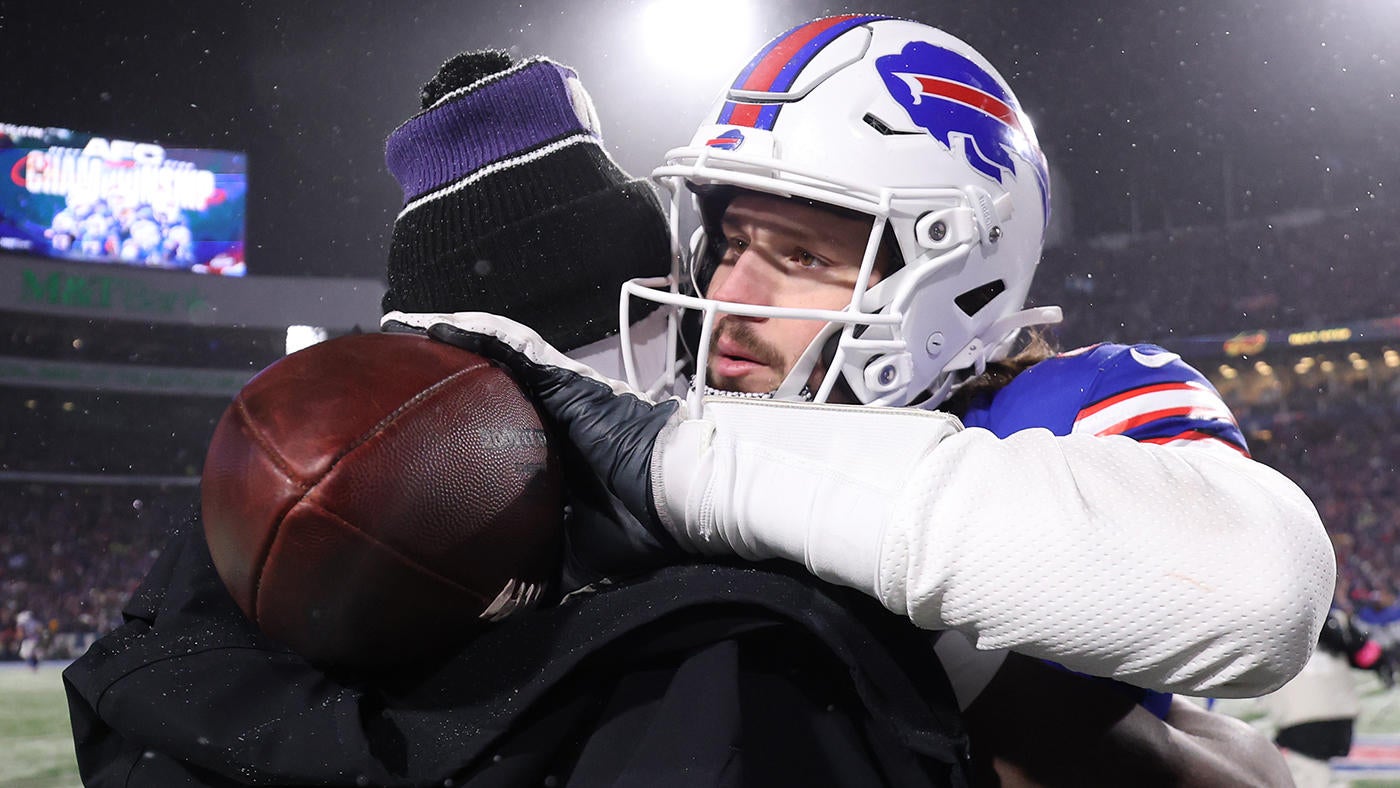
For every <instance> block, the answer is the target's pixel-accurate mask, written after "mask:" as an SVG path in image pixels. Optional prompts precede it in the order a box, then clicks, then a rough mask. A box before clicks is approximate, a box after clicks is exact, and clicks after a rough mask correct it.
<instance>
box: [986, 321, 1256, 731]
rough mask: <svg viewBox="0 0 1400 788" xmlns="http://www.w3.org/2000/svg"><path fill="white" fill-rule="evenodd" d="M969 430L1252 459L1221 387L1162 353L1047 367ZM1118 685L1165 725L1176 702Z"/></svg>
mask: <svg viewBox="0 0 1400 788" xmlns="http://www.w3.org/2000/svg"><path fill="white" fill-rule="evenodd" d="M963 423H964V424H966V425H967V426H968V427H981V428H983V429H986V430H989V431H991V432H992V433H994V434H995V435H996V436H997V437H999V438H1005V437H1008V436H1010V435H1012V434H1014V433H1016V432H1020V431H1021V430H1025V429H1031V428H1034V427H1043V428H1045V429H1048V430H1050V431H1051V432H1052V433H1054V434H1056V435H1069V434H1071V433H1074V434H1087V435H1125V436H1127V437H1129V438H1132V439H1134V440H1137V441H1141V442H1143V443H1156V444H1169V445H1182V444H1186V443H1191V442H1195V441H1213V442H1217V443H1220V444H1223V445H1224V446H1227V447H1229V448H1230V449H1233V450H1235V451H1237V452H1240V453H1241V454H1244V455H1245V456H1248V455H1249V447H1248V445H1247V444H1246V443H1245V439H1244V435H1243V434H1242V433H1241V432H1240V428H1239V424H1238V423H1237V422H1236V421H1235V418H1234V416H1233V415H1232V414H1231V413H1230V409H1229V408H1228V407H1226V405H1225V403H1224V401H1223V400H1222V399H1221V398H1220V393H1219V392H1218V391H1216V390H1215V387H1214V386H1212V385H1211V384H1210V382H1209V381H1207V380H1206V379H1205V377H1204V376H1203V375H1201V373H1199V372H1197V371H1196V370H1195V369H1193V368H1192V367H1191V366H1190V365H1188V364H1186V363H1185V362H1183V361H1182V360H1181V357H1180V356H1178V355H1176V354H1175V353H1171V352H1168V351H1166V350H1163V349H1162V348H1160V347H1157V346H1156V345H1133V346H1127V345H1114V344H1100V345H1091V346H1089V347H1085V348H1080V349H1079V350H1072V351H1070V352H1068V353H1062V354H1060V355H1057V356H1054V357H1052V358H1049V359H1046V360H1045V361H1042V362H1040V363H1039V364H1036V365H1035V366H1033V367H1030V368H1029V369H1027V370H1026V371H1024V372H1022V373H1021V374H1019V375H1017V376H1016V377H1015V378H1014V379H1013V380H1012V381H1011V382H1010V383H1009V384H1007V385H1006V386H1005V387H1003V388H1001V389H999V390H997V391H995V392H992V393H989V394H985V395H982V396H980V397H977V398H975V399H974V400H973V402H972V404H971V405H970V407H969V408H968V411H967V413H966V414H964V416H963ZM1052 664H1053V663H1052ZM1111 683H1112V684H1113V685H1115V686H1117V687H1119V688H1122V689H1124V690H1125V691H1129V692H1132V693H1134V694H1135V695H1137V696H1138V697H1139V702H1140V703H1141V704H1142V705H1143V706H1144V707H1146V708H1147V709H1148V710H1149V711H1151V712H1152V713H1154V714H1156V715H1157V716H1158V717H1163V718H1165V716H1166V713H1167V709H1168V707H1169V706H1170V705H1171V695H1170V694H1166V693H1160V692H1152V691H1147V690H1140V689H1137V688H1130V687H1127V685H1124V684H1121V683H1119V682H1111Z"/></svg>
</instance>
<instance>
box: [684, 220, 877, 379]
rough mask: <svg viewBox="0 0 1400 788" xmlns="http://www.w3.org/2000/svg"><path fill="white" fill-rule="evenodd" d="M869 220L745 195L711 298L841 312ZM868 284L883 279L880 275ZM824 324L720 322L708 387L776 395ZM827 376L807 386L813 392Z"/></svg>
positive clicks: (730, 225)
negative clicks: (777, 389) (780, 385)
mask: <svg viewBox="0 0 1400 788" xmlns="http://www.w3.org/2000/svg"><path fill="white" fill-rule="evenodd" d="M871 221H872V220H871V219H869V218H863V217H860V216H855V215H847V214H843V213H837V212H835V211H832V210H827V209H823V208H818V207H815V206H813V205H809V204H807V203H804V202H799V201H795V200H789V199H785V198H782V197H776V196H772V195H766V194H757V193H749V192H745V193H742V194H740V195H738V196H736V197H735V198H734V199H733V201H731V202H730V203H729V206H728V208H727V209H726V210H725V212H724V217H723V219H722V221H721V225H720V227H721V230H722V232H723V234H724V238H725V241H726V244H725V251H724V255H723V257H722V258H721V259H720V262H719V265H718V267H717V268H716V270H715V273H714V276H713V277H712V278H711V280H710V285H709V289H708V291H707V292H706V296H707V297H708V298H712V299H714V300H717V301H731V302H735V303H740V304H755V305H759V306H776V307H789V308H810V309H841V308H843V307H845V306H847V305H848V304H850V302H851V293H852V292H853V290H854V288H855V284H856V278H857V275H858V274H859V272H860V263H861V259H862V258H863V257H864V254H865V247H866V244H867V242H868V241H869V238H870V229H871ZM881 267H882V266H878V265H877V267H876V271H875V272H874V273H873V274H872V276H871V284H874V282H875V281H877V280H878V279H879V278H880V268H881ZM824 325H825V324H823V323H821V322H818V321H815V320H797V319H786V318H781V319H780V318H760V317H742V316H738V315H722V316H721V317H720V319H719V321H718V322H717V323H716V325H715V333H714V340H713V342H712V344H711V348H710V361H709V369H708V373H709V374H708V381H707V382H708V383H709V384H710V385H712V386H714V387H715V388H719V389H724V390H728V391H742V392H753V393H764V392H769V391H773V390H774V389H776V388H777V387H778V385H779V384H780V383H782V381H783V379H784V378H786V377H787V374H788V371H789V370H791V369H792V367H793V365H794V364H795V363H796V362H797V360H798V358H799V357H801V355H802V353H803V351H805V350H806V349H807V346H808V345H810V344H811V342H812V340H813V339H814V338H815V337H816V336H817V334H818V333H819V332H820V331H821V330H822V328H823V327H824ZM821 374H822V370H820V369H818V370H816V371H815V372H814V373H813V380H811V381H809V383H810V384H811V385H813V386H814V387H815V386H816V384H817V383H818V382H819V381H820V375H821Z"/></svg>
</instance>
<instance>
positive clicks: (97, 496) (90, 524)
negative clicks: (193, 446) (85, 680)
mask: <svg viewBox="0 0 1400 788" xmlns="http://www.w3.org/2000/svg"><path fill="white" fill-rule="evenodd" d="M197 501H198V493H197V489H196V488H194V487H166V488H130V487H113V486H102V487H81V486H73V487H69V486H59V485H37V484H0V510H3V511H4V512H5V517H4V519H3V521H0V556H2V557H3V559H0V659H6V660H13V659H19V637H20V635H19V631H18V628H17V623H18V620H19V614H20V613H22V612H24V611H26V610H27V611H30V613H31V614H32V615H33V616H34V617H35V618H37V619H38V620H39V621H40V622H43V624H44V638H43V640H44V642H43V646H42V648H43V651H44V652H45V655H46V656H47V657H49V658H53V659H66V658H71V657H75V656H77V655H78V654H80V653H82V651H83V650H85V649H86V648H87V646H88V644H89V643H90V642H91V641H92V640H93V639H95V638H96V637H97V636H98V635H99V634H101V633H103V632H106V631H108V630H110V629H111V628H113V627H115V626H117V625H118V624H119V623H120V622H121V608H122V605H123V604H124V603H125V602H126V599H127V597H129V596H130V595H131V593H132V592H133V591H134V590H136V586H137V585H138V584H139V582H140V580H141V578H142V577H143V576H144V575H145V574H146V571H147V570H148V569H150V566H151V563H152V562H153V561H154V560H155V558H156V557H157V556H158V555H159V550H160V547H161V545H162V544H163V543H164V542H165V539H166V535H167V533H168V531H169V529H170V526H171V525H172V524H174V523H177V522H178V521H180V520H181V519H183V518H184V517H185V516H186V512H187V511H188V510H189V509H190V507H192V506H195V505H196V504H197Z"/></svg>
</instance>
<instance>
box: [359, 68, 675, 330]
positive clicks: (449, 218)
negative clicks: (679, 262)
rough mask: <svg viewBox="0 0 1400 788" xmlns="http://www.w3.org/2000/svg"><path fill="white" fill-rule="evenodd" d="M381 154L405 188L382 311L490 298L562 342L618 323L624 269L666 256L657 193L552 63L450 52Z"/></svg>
mask: <svg viewBox="0 0 1400 788" xmlns="http://www.w3.org/2000/svg"><path fill="white" fill-rule="evenodd" d="M385 161H386V163H387V164H388V167H389V171H390V172H391V173H392V174H393V175H394V178H395V179H397V180H398V182H399V186H400V187H402V189H403V195H404V206H403V210H402V211H400V213H399V215H398V218H397V219H396V220H395V221H394V232H393V238H392V241H391V243H390V248H389V265H388V271H387V274H388V280H389V282H388V283H389V289H388V292H386V293H385V295H384V301H383V308H384V311H385V312H389V311H393V310H401V311H404V312H460V311H485V312H494V313H496V314H501V315H505V316H506V317H509V318H511V319H513V320H517V321H519V322H521V323H524V324H526V325H528V326H530V327H531V328H533V329H535V330H536V331H538V332H539V333H540V335H541V336H543V337H544V338H545V340H546V341H548V342H550V343H551V344H553V345H554V346H555V347H558V348H559V349H560V350H570V349H573V348H576V347H580V346H582V345H585V344H588V343H590V342H595V341H597V340H599V339H602V338H603V337H605V336H608V335H609V334H612V333H614V332H615V331H616V330H617V318H616V315H617V303H618V296H619V293H620V290H621V287H622V283H623V282H625V281H627V280H628V279H631V278H633V277H638V276H661V275H664V274H665V273H667V272H668V271H669V270H670V255H671V242H670V233H669V231H668V229H667V223H666V218H665V214H664V213H663V212H662V209H661V205H660V203H659V202H658V201H657V198H656V195H655V193H654V192H653V191H652V189H651V187H650V186H649V185H648V184H647V182H646V181H644V180H640V179H634V178H632V177H631V176H629V175H628V174H627V173H626V172H623V171H622V170H621V169H620V168H619V167H618V166H617V164H616V163H614V162H613V160H612V159H611V157H609V156H608V154H607V151H606V150H604V148H603V146H602V139H601V137H600V136H599V125H598V119H597V115H596V113H595V111H594V109H593V102H592V100H591V99H590V98H589V96H588V93H587V91H585V90H584V88H583V85H582V84H581V83H580V82H579V80H578V76H577V75H576V74H575V73H574V72H573V70H572V69H569V68H567V67H565V66H561V65H559V64H558V63H554V62H552V61H550V60H547V59H544V58H536V59H531V60H524V61H520V62H518V63H512V62H511V59H510V56H509V55H507V54H505V53H504V52H489V51H488V52H468V53H464V54H461V55H458V56H456V57H454V58H453V59H451V60H449V61H448V62H447V63H445V64H444V65H443V66H442V68H441V69H440V70H439V72H438V74H437V76H435V77H434V78H433V79H432V80H431V81H430V82H428V84H426V85H424V86H423V111H422V112H420V113H418V114H417V115H414V116H413V117H412V118H409V119H408V120H407V121H406V122H405V123H404V124H403V125H401V126H399V127H398V128H397V129H395V130H394V132H393V133H392V134H390V135H389V140H388V144H387V146H386V150H385Z"/></svg>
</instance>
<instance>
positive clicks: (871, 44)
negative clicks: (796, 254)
mask: <svg viewBox="0 0 1400 788" xmlns="http://www.w3.org/2000/svg"><path fill="white" fill-rule="evenodd" d="M653 178H654V179H656V180H657V181H658V182H660V183H662V184H663V185H665V186H666V187H667V188H669V189H670V190H671V195H672V201H671V207H672V229H673V233H675V234H677V238H676V239H675V249H676V252H677V256H678V260H679V261H680V268H681V270H678V271H677V272H676V274H675V275H673V277H672V278H671V279H670V280H669V282H668V283H667V285H668V287H667V289H665V290H663V289H662V287H661V283H660V282H658V281H656V280H650V281H641V280H638V281H634V282H630V283H628V284H627V285H626V286H624V294H623V311H624V312H626V310H627V303H628V302H629V300H630V297H637V298H643V299H648V300H653V301H661V302H662V303H666V304H670V305H671V306H673V307H676V308H678V309H680V308H689V309H699V310H701V311H702V313H703V314H704V315H705V316H706V317H705V319H704V323H703V324H704V327H705V335H704V336H703V337H702V339H701V341H700V343H699V346H698V349H697V352H698V354H699V355H700V359H699V360H698V361H699V363H698V364H697V368H698V369H700V370H703V369H704V368H705V367H704V361H705V355H706V354H707V352H708V331H709V329H710V328H711V327H712V326H713V323H714V320H715V318H716V315H717V314H723V313H734V314H745V315H750V316H758V317H772V318H784V317H806V318H808V319H820V320H825V321H827V322H828V323H830V327H829V330H827V331H824V332H823V333H822V334H821V335H820V336H819V337H818V338H817V340H815V341H814V342H813V346H812V347H811V348H809V349H808V352H807V353H805V354H804V355H803V357H802V360H801V361H799V362H798V364H797V366H796V367H795V368H794V369H793V370H791V371H790V372H789V375H788V378H787V380H786V381H785V382H784V383H783V384H782V385H781V386H780V387H779V389H778V391H777V392H776V394H777V396H780V397H783V396H794V395H796V394H797V392H798V391H800V390H801V388H802V387H803V385H804V384H805V382H806V381H807V380H808V378H809V377H810V373H811V370H812V369H813V367H814V366H815V365H816V364H817V363H819V361H818V360H819V358H820V357H821V356H822V355H823V351H826V352H827V353H828V355H829V365H830V369H831V370H832V371H834V372H836V373H838V374H828V375H826V377H825V379H824V380H823V383H822V386H821V390H820V391H819V392H817V398H818V399H819V400H822V399H825V398H826V396H827V395H829V393H830V391H831V390H832V388H833V385H834V383H835V381H836V380H837V379H838V377H839V378H843V379H844V381H845V383H846V385H847V386H848V387H849V389H850V391H851V392H852V393H853V394H854V395H855V397H856V398H857V399H858V400H859V401H861V402H863V403H867V404H881V405H906V404H910V403H914V402H918V403H919V404H921V405H923V406H925V407H933V406H936V405H937V404H938V403H940V402H942V401H943V400H944V399H945V398H946V397H947V395H948V393H949V392H950V391H951V390H952V389H953V388H954V387H955V386H956V385H957V384H958V383H960V382H962V381H964V380H966V379H968V378H969V377H970V376H971V375H973V374H977V373H980V372H981V371H982V369H984V368H985V365H986V363H987V362H988V361H992V360H996V359H998V358H1001V357H1004V356H1005V355H1006V353H1007V352H1008V349H1009V348H1010V347H1011V345H1012V343H1013V341H1014V340H1015V337H1016V336H1017V334H1018V332H1019V331H1020V330H1021V329H1022V328H1024V327H1025V326H1027V325H1032V324H1035V323H1046V322H1054V321H1056V320H1058V319H1059V310H1058V308H1055V307H1048V308H1043V309H1033V310H1025V309H1024V303H1025V299H1026V294H1027V291H1028V290H1029V288H1030V283H1031V279H1032V277H1033V275H1034V273H1035V267H1036V264H1037V262H1038V261H1039V259H1040V253H1041V247H1042V243H1043V240H1044V234H1045V228H1046V224H1047V220H1048V217H1049V204H1050V196H1049V180H1050V178H1049V172H1048V169H1047V166H1046V162H1045V158H1044V156H1043V154H1042V153H1041V150H1040V146H1039V143H1038V142H1037V141H1036V138H1035V133H1034V131H1033V129H1032V126H1031V122H1030V120H1029V118H1027V116H1026V115H1025V113H1024V112H1023V111H1022V110H1021V107H1020V104H1019V102H1018V101H1017V100H1016V98H1015V96H1014V95H1013V94H1012V92H1011V89H1010V88H1009V87H1008V86H1007V84H1006V81H1005V80H1004V79H1003V78H1002V77H1001V75H1000V74H999V73H997V71H996V69H995V68H993V67H992V65H991V64H990V63H988V62H987V61H986V59H985V58H983V57H982V56H981V55H980V54H978V53H977V52H976V51H975V50H973V49H972V48H971V47H970V46H968V45H967V44H965V43H964V42H962V41H960V40H959V39H957V38H955V37H953V36H951V35H949V34H947V33H945V32H943V31H941V30H938V29H935V28H932V27H929V26H927V25H923V24H919V23H917V22H910V21H905V20H900V19H892V18H889V17H883V16H871V15H859V14H849V15H844V16H835V17H827V18H823V19H818V20H814V21H812V22H808V23H806V24H804V25H799V26H798V27H795V28H793V29H792V30H789V31H788V32H786V33H784V34H782V35H781V36H779V37H778V38H776V39H774V40H773V41H772V42H770V43H769V44H768V45H767V46H765V47H764V48H763V49H762V50H760V51H759V53H758V54H757V55H756V56H755V57H754V58H753V60H752V61H751V62H750V63H749V64H748V66H746V67H745V68H744V69H743V71H741V72H740V74H739V75H738V77H737V78H736V79H735V80H734V82H733V83H732V84H731V86H730V88H729V89H728V90H727V91H726V92H725V93H724V95H722V96H721V97H720V99H719V101H718V102H717V103H716V104H715V106H714V108H713V109H712V110H711V112H710V113H709V114H708V115H707V120H706V122H705V123H704V124H703V125H702V126H701V127H700V128H699V130H698V131H697V132H696V134H695V136H694V137H693V138H692V140H691V143H690V145H688V146H686V147H684V148H678V149H676V150H672V151H670V152H669V153H668V154H667V160H666V164H664V165H663V166H661V167H659V168H658V169H657V170H656V171H655V172H654V173H653ZM709 186H732V187H736V188H740V189H749V190H753V191H759V192H766V193H770V194H776V195H781V196H791V197H801V198H805V199H807V200H811V201H814V202H818V203H825V204H829V205H833V206H837V207H840V208H845V209H849V210H855V211H858V212H861V213H865V214H868V215H870V216H871V217H872V230H871V238H870V242H869V244H868V245H867V249H866V258H865V260H864V261H863V265H862V269H861V274H860V276H859V281H858V283H857V286H856V289H855V291H854V292H853V293H852V297H851V301H850V304H849V305H848V306H847V307H846V308H845V309H844V310H839V311H836V310H831V311H827V312H823V313H820V314H817V313H813V311H812V310H790V309H784V308H783V307H781V306H753V305H736V304H725V303H720V302H715V301H711V300H708V299H705V298H703V297H701V296H700V295H692V294H689V293H687V292H686V289H685V285H686V281H687V279H689V281H690V282H694V281H695V272H694V270H693V269H694V267H695V266H696V265H697V264H698V262H697V259H696V257H697V255H696V253H695V250H697V249H699V248H701V246H702V244H696V243H692V244H682V243H681V241H680V239H679V237H678V235H679V228H680V226H681V222H680V221H679V219H678V218H677V214H679V213H680V212H681V211H682V210H685V209H686V208H687V204H688V203H690V202H692V201H691V200H686V199H683V196H684V195H686V194H687V193H688V191H689V190H691V189H703V188H705V187H709ZM687 187H688V188H687ZM887 232H888V233H890V234H892V238H893V241H894V244H895V246H896V247H897V248H898V251H899V255H900V257H901V258H902V261H903V266H902V267H900V268H898V269H897V270H895V271H894V272H892V273H891V274H890V275H889V276H886V277H885V278H884V279H882V280H880V281H878V282H877V283H876V284H874V285H869V282H870V280H871V279H872V278H873V277H872V276H871V274H872V271H873V268H874V260H875V256H876V254H877V252H878V251H879V249H880V244H881V240H882V238H883V235H884V233H887ZM686 269H690V270H686ZM687 273H688V274H689V277H687V275H686V274H687ZM799 312H801V314H799ZM676 323H677V325H679V322H678V321H676ZM626 326H627V321H626V319H625V315H624V320H623V328H624V331H625V329H626ZM838 334H839V336H838ZM833 337H837V338H836V339H835V341H834V346H835V352H834V354H831V353H830V348H831V346H832V338H833ZM673 344H678V343H673ZM818 345H821V346H822V347H820V348H819V347H818ZM633 383H634V385H637V384H638V381H635V380H634V381H633Z"/></svg>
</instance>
